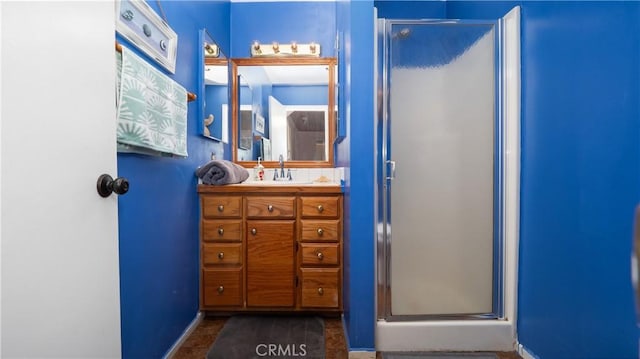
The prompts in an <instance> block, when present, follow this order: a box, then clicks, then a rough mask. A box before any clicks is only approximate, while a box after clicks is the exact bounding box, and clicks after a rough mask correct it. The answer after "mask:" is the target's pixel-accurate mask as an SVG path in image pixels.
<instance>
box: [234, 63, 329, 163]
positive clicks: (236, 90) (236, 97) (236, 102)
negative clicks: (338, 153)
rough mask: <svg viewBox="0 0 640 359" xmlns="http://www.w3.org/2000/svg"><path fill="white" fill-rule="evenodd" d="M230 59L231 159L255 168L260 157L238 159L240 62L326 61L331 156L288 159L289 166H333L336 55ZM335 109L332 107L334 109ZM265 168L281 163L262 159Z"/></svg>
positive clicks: (248, 64) (256, 64)
mask: <svg viewBox="0 0 640 359" xmlns="http://www.w3.org/2000/svg"><path fill="white" fill-rule="evenodd" d="M230 62H231V96H232V100H231V124H232V141H231V143H232V151H231V152H232V159H233V162H235V163H237V164H239V165H240V166H243V167H246V168H253V167H254V166H255V165H256V163H257V161H239V160H238V123H239V122H238V115H239V82H238V66H282V65H292V66H300V65H326V66H327V67H328V69H329V71H328V72H329V74H328V76H329V85H328V86H327V87H328V104H327V108H328V111H327V114H328V126H327V129H326V130H327V131H329V136H328V143H327V147H328V157H327V160H326V161H285V167H287V168H321V167H334V163H335V159H334V142H335V140H336V131H337V124H336V108H335V107H336V65H337V59H336V58H335V57H253V58H232V59H231V60H230ZM331 109H333V110H331ZM262 164H263V165H264V167H266V168H276V167H279V163H278V161H264V162H262Z"/></svg>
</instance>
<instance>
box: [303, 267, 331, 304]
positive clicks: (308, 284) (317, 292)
mask: <svg viewBox="0 0 640 359" xmlns="http://www.w3.org/2000/svg"><path fill="white" fill-rule="evenodd" d="M300 275H301V283H302V286H301V287H302V288H301V298H300V306H301V307H305V308H338V307H339V305H340V299H339V288H340V269H339V268H300Z"/></svg>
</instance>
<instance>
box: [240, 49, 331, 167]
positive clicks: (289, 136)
mask: <svg viewBox="0 0 640 359" xmlns="http://www.w3.org/2000/svg"><path fill="white" fill-rule="evenodd" d="M231 93H232V98H233V101H232V110H231V113H232V115H231V118H232V121H231V122H232V133H233V135H232V138H233V141H234V143H233V146H232V148H233V151H232V152H233V161H234V162H236V163H238V164H240V165H242V166H244V167H248V168H252V167H253V166H255V162H256V161H257V160H258V157H261V158H262V159H263V162H262V163H263V164H264V166H265V167H277V166H278V165H279V163H278V158H279V157H280V155H282V157H283V158H284V161H285V166H286V167H290V168H300V167H333V166H334V154H333V143H334V140H335V136H336V96H335V94H336V59H335V58H303V57H300V58H294V57H263V58H242V59H240V58H238V59H231ZM330 109H333V110H332V111H330Z"/></svg>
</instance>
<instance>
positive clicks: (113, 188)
mask: <svg viewBox="0 0 640 359" xmlns="http://www.w3.org/2000/svg"><path fill="white" fill-rule="evenodd" d="M128 190H129V181H128V180H127V179H126V178H123V177H118V178H116V179H115V180H114V179H113V177H111V176H109V175H108V174H102V175H100V177H98V194H99V195H100V196H101V197H109V195H110V194H111V192H115V193H117V194H125V193H127V191H128Z"/></svg>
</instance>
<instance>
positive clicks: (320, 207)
mask: <svg viewBox="0 0 640 359" xmlns="http://www.w3.org/2000/svg"><path fill="white" fill-rule="evenodd" d="M316 208H318V212H320V213H322V211H324V207H322V205H321V204H319V205H318V207H316Z"/></svg>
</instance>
